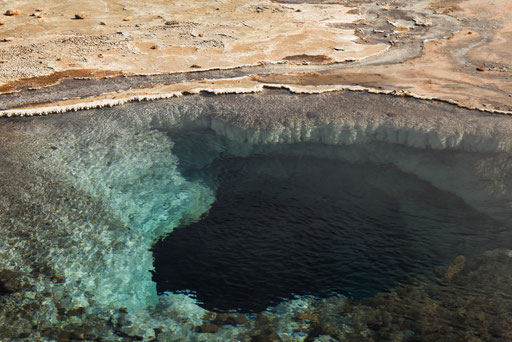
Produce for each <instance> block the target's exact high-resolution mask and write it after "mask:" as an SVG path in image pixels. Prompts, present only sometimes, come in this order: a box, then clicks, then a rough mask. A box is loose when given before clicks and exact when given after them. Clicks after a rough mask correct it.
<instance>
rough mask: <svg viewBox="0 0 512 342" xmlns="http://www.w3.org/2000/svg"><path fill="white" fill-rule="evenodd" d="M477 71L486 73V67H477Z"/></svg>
mask: <svg viewBox="0 0 512 342" xmlns="http://www.w3.org/2000/svg"><path fill="white" fill-rule="evenodd" d="M476 70H477V71H485V68H484V67H481V66H479V67H476Z"/></svg>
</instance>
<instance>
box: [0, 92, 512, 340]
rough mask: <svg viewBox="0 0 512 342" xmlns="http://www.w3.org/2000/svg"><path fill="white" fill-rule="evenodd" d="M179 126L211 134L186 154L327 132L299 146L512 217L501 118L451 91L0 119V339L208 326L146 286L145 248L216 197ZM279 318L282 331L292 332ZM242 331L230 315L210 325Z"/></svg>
mask: <svg viewBox="0 0 512 342" xmlns="http://www.w3.org/2000/svg"><path fill="white" fill-rule="evenodd" d="M177 129H208V130H211V131H213V132H215V135H216V136H217V137H218V139H217V140H215V141H211V142H207V143H206V144H205V145H207V146H209V150H208V151H207V152H208V153H206V154H205V155H203V156H199V157H198V158H197V160H194V161H192V162H194V163H199V164H201V163H202V164H205V163H209V162H212V161H213V160H215V159H216V158H218V157H219V156H221V155H231V156H236V157H246V156H250V155H253V154H257V153H270V152H271V153H281V154H287V155H294V153H297V152H296V150H295V149H294V146H295V144H299V143H300V144H303V143H308V144H312V145H311V146H321V145H331V146H336V147H337V148H336V149H329V150H328V152H329V153H326V154H325V155H322V149H321V148H316V147H312V148H310V149H302V150H301V152H300V153H301V155H307V154H310V155H312V156H315V157H321V158H327V159H329V158H331V159H338V160H343V161H347V162H351V163H368V162H370V163H387V164H392V165H394V166H396V167H397V168H398V169H400V170H401V171H403V172H405V173H408V174H411V175H414V176H416V177H418V178H419V179H421V180H423V181H426V182H429V183H431V184H432V185H434V186H435V187H437V188H439V189H441V190H443V191H446V192H449V193H452V194H455V195H457V196H459V197H460V198H461V199H463V200H464V201H465V202H466V203H467V204H468V205H470V206H471V207H473V208H474V209H475V210H478V211H480V212H482V213H484V214H485V215H488V216H490V217H492V218H493V219H495V220H497V221H498V222H508V220H509V219H510V214H511V203H512V199H511V194H512V191H510V190H511V181H510V179H511V177H510V172H511V165H512V164H511V163H510V152H511V147H512V135H511V133H512V121H511V120H510V118H509V117H506V116H499V115H489V114H486V113H482V112H478V111H469V110H464V109H461V108H458V107H456V106H453V105H449V104H443V103H435V102H424V101H419V100H416V99H412V98H399V97H391V96H382V95H374V94H366V93H355V92H333V93H324V94H315V95H297V94H291V93H289V92H287V91H282V90H267V91H265V92H264V93H262V94H236V95H235V94H232V95H221V96H212V95H196V96H189V97H182V98H175V99H169V100H160V101H154V102H147V103H131V104H126V105H124V106H120V107H114V108H104V109H92V110H87V111H80V112H72V113H67V114H64V115H53V116H48V117H33V118H12V119H2V120H1V121H0V132H1V134H0V150H1V152H0V156H1V157H0V159H1V164H0V165H1V166H0V174H1V175H2V179H3V181H2V183H1V191H0V193H1V195H0V197H1V199H2V200H1V201H0V203H1V204H0V205H1V207H0V209H1V210H0V212H1V214H0V223H1V226H0V227H1V228H0V229H1V233H2V239H1V241H2V242H0V256H1V258H0V260H1V261H0V270H1V271H0V274H2V277H1V278H0V281H1V282H2V285H3V287H5V288H6V289H7V290H8V291H7V292H8V293H7V294H6V295H2V296H1V300H2V301H3V303H4V304H5V305H3V306H2V308H3V309H2V310H1V311H0V314H1V315H2V316H4V317H3V318H5V320H4V322H8V323H7V324H6V326H8V329H6V330H4V331H5V332H2V333H3V334H4V335H5V336H2V335H0V337H2V338H37V337H41V336H43V337H48V338H58V336H60V335H59V334H61V333H63V332H66V331H67V332H68V333H69V334H71V332H72V333H73V334H75V333H76V331H82V334H86V333H83V330H84V329H85V328H84V326H86V327H88V328H87V329H88V330H87V334H89V336H90V337H91V338H92V336H94V337H95V338H102V339H106V340H119V339H122V338H123V337H126V336H132V337H133V336H138V337H142V338H144V339H147V340H149V339H152V338H160V339H168V340H173V339H175V340H180V339H181V340H183V339H190V340H193V339H196V340H205V339H210V340H211V339H212V336H205V334H201V333H198V332H197V330H196V329H197V327H198V326H201V324H203V322H204V321H205V318H204V317H205V315H208V313H207V312H206V311H205V310H204V309H202V308H200V307H199V306H198V305H197V304H196V303H195V302H194V300H193V299H191V298H190V297H187V296H185V295H179V294H169V295H168V296H157V293H156V285H155V283H154V282H153V281H152V279H151V273H150V271H151V270H152V269H153V259H152V255H151V252H150V248H151V246H152V245H153V244H154V243H155V241H157V240H158V239H159V238H160V237H161V236H164V235H166V234H169V233H170V232H171V231H172V229H173V228H174V227H176V226H178V225H180V224H185V223H187V222H191V221H193V220H196V219H198V218H199V217H200V216H201V214H203V213H204V212H206V211H208V209H209V207H210V205H211V203H212V202H213V201H214V198H215V194H214V191H213V190H212V189H209V188H208V187H206V186H205V185H204V184H201V183H197V182H193V181H190V180H188V179H186V178H185V177H183V176H182V175H181V173H180V170H179V163H180V160H179V159H178V158H177V157H176V156H175V155H173V154H172V150H173V147H174V143H173V141H172V140H171V139H169V133H170V132H172V131H176V130H177ZM148 189H151V190H148ZM507 253H508V252H506V251H505V252H503V253H502V254H500V255H509V254H507ZM493 255H494V254H493ZM305 302H307V301H306V300H305V299H298V302H294V303H293V304H290V306H289V307H288V308H287V309H286V310H299V309H301V310H302V309H304V305H306V306H307V305H308V304H307V303H305ZM324 304H325V303H324ZM322 305H323V304H322ZM286 310H285V311H286ZM287 312H288V311H287ZM290 315H291V314H290V313H288V314H283V315H282V317H288V318H286V319H289V316H290ZM286 319H285V318H283V322H284V321H286ZM62 322H65V323H66V324H64V326H65V327H66V328H63V324H62ZM66 329H67V330H66ZM282 330H283V331H285V330H286V332H283V331H281V332H280V333H279V334H278V336H279V338H280V339H283V340H290V341H291V340H294V339H296V338H299V337H297V335H293V334H294V332H289V331H288V330H289V329H285V328H283V327H282ZM70 331H71V332H70ZM244 334H248V328H246V327H242V326H238V325H233V328H229V329H221V335H219V337H218V338H219V340H222V339H226V338H231V339H235V340H237V339H239V338H240V339H241V338H242V335H244ZM73 336H75V335H73ZM76 336H78V335H76ZM83 336H85V335H83ZM294 336H295V337H294ZM301 336H302V335H301ZM306 336H307V335H306ZM304 338H305V336H304Z"/></svg>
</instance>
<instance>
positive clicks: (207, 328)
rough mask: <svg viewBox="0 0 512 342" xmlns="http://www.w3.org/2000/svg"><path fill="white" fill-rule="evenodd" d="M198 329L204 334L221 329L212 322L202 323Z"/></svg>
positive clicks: (213, 332)
mask: <svg viewBox="0 0 512 342" xmlns="http://www.w3.org/2000/svg"><path fill="white" fill-rule="evenodd" d="M197 330H198V331H199V332H200V333H203V334H215V333H217V332H218V331H219V327H218V326H216V325H212V324H203V325H200V326H199V327H198V328H197Z"/></svg>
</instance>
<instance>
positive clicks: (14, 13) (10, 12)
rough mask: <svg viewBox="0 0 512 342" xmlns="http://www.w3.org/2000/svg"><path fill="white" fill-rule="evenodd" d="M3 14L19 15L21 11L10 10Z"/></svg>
mask: <svg viewBox="0 0 512 342" xmlns="http://www.w3.org/2000/svg"><path fill="white" fill-rule="evenodd" d="M4 14H5V15H7V16H13V15H20V14H21V11H20V10H13V9H10V10H7V11H5V13H4Z"/></svg>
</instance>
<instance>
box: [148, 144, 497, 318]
mask: <svg viewBox="0 0 512 342" xmlns="http://www.w3.org/2000/svg"><path fill="white" fill-rule="evenodd" d="M178 147H179V146H178ZM192 164H194V163H189V165H192ZM187 174H188V176H189V177H193V178H196V179H197V178H200V179H202V180H204V181H205V182H207V183H209V184H211V185H212V186H214V187H215V188H216V189H217V196H216V201H215V202H214V204H213V205H212V208H211V210H210V211H209V212H208V213H205V214H204V215H203V216H202V217H201V219H200V220H199V221H198V222H193V223H191V224H189V225H188V226H183V227H178V228H176V229H175V230H174V231H173V232H172V233H171V234H170V235H169V236H168V237H167V238H165V239H164V240H162V241H160V242H158V243H157V244H156V245H155V246H154V249H153V252H154V257H155V268H156V270H155V273H154V280H155V281H156V283H157V288H158V291H159V292H163V291H180V290H191V291H193V292H195V294H196V295H197V298H198V300H199V301H201V302H202V303H203V307H205V308H207V309H210V310H217V311H228V310H234V309H237V310H238V311H241V312H258V311H262V310H264V309H266V308H267V307H268V306H274V305H276V304H278V303H279V302H281V301H282V300H283V299H284V298H291V297H293V296H294V295H305V294H313V295H319V296H329V295H332V294H334V293H339V294H343V295H347V296H351V297H354V298H362V297H367V296H373V295H375V294H376V293H377V292H381V291H385V290H386V289H389V288H390V287H393V286H395V285H396V284H397V283H398V282H399V281H401V280H404V279H407V278H409V277H412V276H414V275H417V274H421V273H428V272H430V271H431V270H432V269H433V267H435V266H439V265H443V264H447V263H448V262H450V261H451V260H452V259H453V257H455V256H456V255H458V254H465V255H468V254H474V253H475V252H476V251H477V250H483V249H485V248H486V246H488V245H492V246H494V247H495V246H496V245H497V244H499V243H497V242H496V241H497V240H498V238H497V234H498V233H497V224H496V222H494V221H493V220H491V219H489V218H488V217H486V216H484V215H481V214H480V213H478V212H476V211H475V210H473V209H471V208H470V207H468V206H467V205H466V204H465V203H464V202H463V201H462V200H461V199H459V198H458V197H456V196H454V195H451V194H448V193H445V192H442V191H440V190H438V189H437V188H434V187H433V186H431V185H430V184H428V183H426V182H423V181H421V180H419V179H417V178H416V177H414V176H411V175H408V174H405V173H403V172H401V171H400V170H398V169H397V168H395V167H393V166H389V165H371V164H349V163H345V162H341V161H335V160H326V159H316V158H299V157H283V156H272V155H266V156H253V157H248V158H225V159H220V160H216V161H215V162H213V163H211V164H209V166H207V167H204V168H202V169H199V170H191V169H189V170H188V172H187Z"/></svg>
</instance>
